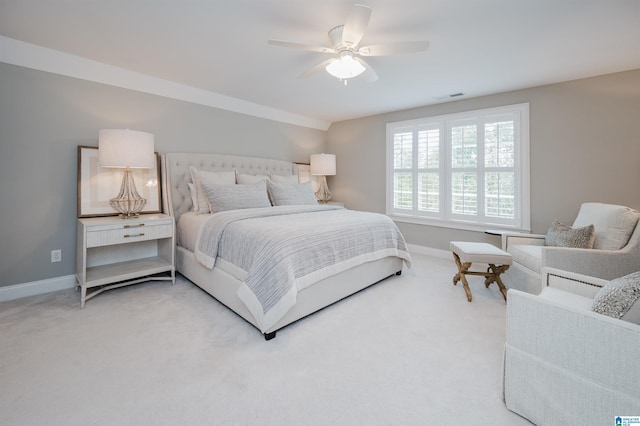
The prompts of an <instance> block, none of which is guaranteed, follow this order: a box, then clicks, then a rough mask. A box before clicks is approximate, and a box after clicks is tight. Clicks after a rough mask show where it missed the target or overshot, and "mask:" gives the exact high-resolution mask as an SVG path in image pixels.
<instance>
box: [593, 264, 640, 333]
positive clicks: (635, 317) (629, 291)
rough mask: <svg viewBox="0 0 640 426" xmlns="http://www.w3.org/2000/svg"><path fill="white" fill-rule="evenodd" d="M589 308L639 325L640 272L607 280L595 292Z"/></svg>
mask: <svg viewBox="0 0 640 426" xmlns="http://www.w3.org/2000/svg"><path fill="white" fill-rule="evenodd" d="M591 309H592V310H593V311H594V312H597V313H599V314H603V315H607V316H610V317H613V318H617V319H622V320H625V321H630V322H633V323H635V324H639V325H640V272H634V273H632V274H629V275H625V276H624V277H621V278H615V279H613V280H611V281H609V283H608V284H607V285H605V286H604V287H602V288H601V289H600V290H599V291H598V293H596V296H595V297H594V298H593V306H592V308H591Z"/></svg>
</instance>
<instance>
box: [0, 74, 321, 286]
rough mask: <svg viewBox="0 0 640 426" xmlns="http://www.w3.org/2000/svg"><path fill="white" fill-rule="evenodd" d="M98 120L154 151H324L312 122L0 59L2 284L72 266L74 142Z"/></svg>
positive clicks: (91, 132)
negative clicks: (58, 255) (139, 137)
mask: <svg viewBox="0 0 640 426" xmlns="http://www.w3.org/2000/svg"><path fill="white" fill-rule="evenodd" d="M102 128H131V129H136V130H144V131H148V132H151V133H153V134H155V142H156V151H158V152H180V151H188V152H214V153H223V154H236V155H247V156H256V157H266V158H275V159H283V160H289V161H297V162H308V161H309V155H310V154H313V153H318V152H323V151H326V132H323V131H320V130H312V129H307V128H303V127H298V126H293V125H288V124H283V123H279V122H275V121H270V120H265V119H261V118H256V117H251V116H247V115H243V114H237V113H233V112H228V111H223V110H219V109H215V108H209V107H205V106H201V105H195V104H190V103H187V102H181V101H176V100H172V99H167V98H163V97H159V96H154V95H148V94H143V93H139V92H135V91H131V90H125V89H119V88H116V87H111V86H106V85H102V84H97V83H91V82H87V81H84V80H79V79H74V78H68V77H63V76H59V75H55V74H50V73H45V72H41V71H35V70H31V69H27V68H22V67H17V66H14V65H8V64H4V63H0V286H7V285H12V284H19V283H25V282H31V281H37V280H42V279H47V278H54V277H60V276H65V275H71V274H74V273H75V235H76V199H77V192H76V182H77V180H76V173H77V162H76V161H77V160H76V150H77V146H78V145H89V146H97V143H98V142H97V136H98V130H99V129H102ZM53 249H62V258H63V261H62V262H61V263H51V262H50V251H51V250H53Z"/></svg>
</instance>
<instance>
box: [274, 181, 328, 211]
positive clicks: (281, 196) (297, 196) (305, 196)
mask: <svg viewBox="0 0 640 426" xmlns="http://www.w3.org/2000/svg"><path fill="white" fill-rule="evenodd" d="M267 184H268V186H269V195H270V197H271V201H272V202H273V205H274V206H292V205H300V204H318V199H317V198H316V195H315V194H314V193H313V188H312V187H311V182H306V183H276V182H273V181H271V180H269V181H267Z"/></svg>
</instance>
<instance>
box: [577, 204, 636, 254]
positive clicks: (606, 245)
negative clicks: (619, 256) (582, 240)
mask: <svg viewBox="0 0 640 426" xmlns="http://www.w3.org/2000/svg"><path fill="white" fill-rule="evenodd" d="M639 218H640V213H639V212H638V211H636V210H633V209H630V208H629V207H625V206H617V205H615V204H603V203H584V204H582V206H580V211H579V212H578V217H576V220H575V221H574V222H573V226H574V227H576V228H579V227H582V226H587V225H589V224H593V226H594V227H595V228H596V232H595V242H594V243H593V248H595V249H598V250H620V249H621V248H623V247H624V246H626V245H627V243H628V242H629V238H630V237H631V234H632V233H633V231H634V229H635V228H636V225H637V223H638V219H639Z"/></svg>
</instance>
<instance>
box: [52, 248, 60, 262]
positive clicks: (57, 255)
mask: <svg viewBox="0 0 640 426" xmlns="http://www.w3.org/2000/svg"><path fill="white" fill-rule="evenodd" d="M54 262H62V250H61V249H58V250H51V263H54Z"/></svg>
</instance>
